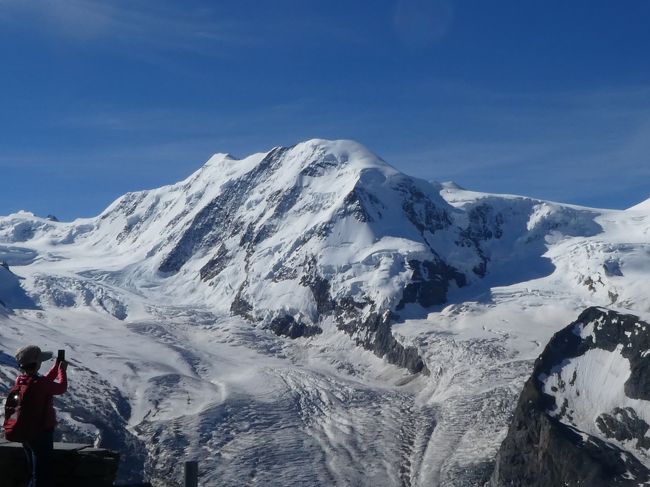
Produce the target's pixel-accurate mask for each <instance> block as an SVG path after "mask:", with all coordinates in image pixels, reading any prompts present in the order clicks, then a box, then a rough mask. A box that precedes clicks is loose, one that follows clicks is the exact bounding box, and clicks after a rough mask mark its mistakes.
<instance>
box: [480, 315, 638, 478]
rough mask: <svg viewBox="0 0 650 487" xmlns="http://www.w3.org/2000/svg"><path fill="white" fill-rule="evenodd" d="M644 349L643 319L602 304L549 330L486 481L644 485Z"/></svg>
mask: <svg viewBox="0 0 650 487" xmlns="http://www.w3.org/2000/svg"><path fill="white" fill-rule="evenodd" d="M649 349H650V325H648V324H647V323H644V322H642V321H639V319H638V317H636V316H633V315H622V314H619V313H616V312H614V311H609V310H605V309H602V308H589V309H587V310H586V311H584V312H583V313H582V314H581V315H580V317H579V318H578V320H577V321H576V322H575V323H572V324H571V325H569V326H568V327H566V328H565V329H563V330H562V331H560V332H558V333H557V334H555V336H554V337H553V338H552V339H551V341H550V343H549V344H548V346H547V347H546V349H545V350H544V352H543V354H542V355H541V356H540V357H539V359H538V360H537V361H536V363H535V367H534V370H533V374H532V377H531V378H530V379H529V380H528V381H527V382H526V385H525V386H524V390H523V392H522V394H521V397H520V398H519V402H518V405H517V408H516V410H515V414H514V418H513V420H512V423H511V425H510V429H509V431H508V435H507V437H506V439H505V440H504V442H503V444H502V446H501V449H500V451H499V453H498V455H497V459H496V465H495V469H494V472H493V475H492V478H491V480H490V483H489V484H488V485H489V486H490V487H506V486H509V487H516V486H521V487H524V486H525V487H546V486H556V485H557V486H561V485H571V486H574V485H584V486H590V487H608V486H613V485H621V486H628V485H629V486H635V487H636V486H638V485H647V484H650V469H649V468H648V465H649V463H650V461H649V457H648V447H649V446H650V438H649V437H648V436H646V435H647V432H648V429H649V428H650V426H649V425H648V423H647V421H646V420H647V418H648V414H649V413H650V402H648V401H647V399H648V397H649V394H650V383H649V379H648V374H647V370H648V369H647V368H648V365H649V364H648V362H649V359H650V357H648V354H647V351H648V350H649ZM610 379H611V382H610ZM619 389H620V391H619ZM594 418H595V419H594Z"/></svg>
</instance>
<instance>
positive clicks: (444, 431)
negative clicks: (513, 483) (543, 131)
mask: <svg viewBox="0 0 650 487" xmlns="http://www.w3.org/2000/svg"><path fill="white" fill-rule="evenodd" d="M649 218H650V212H648V211H647V210H646V209H644V207H643V206H640V207H637V208H632V209H630V210H626V211H605V210H597V209H589V208H581V207H575V206H569V205H562V204H558V203H551V202H544V201H539V200H534V199H531V198H525V197H518V196H507V195H488V194H482V193H476V192H471V191H466V190H463V189H461V188H459V187H458V186H455V185H448V184H447V185H440V184H437V183H428V182H426V181H423V180H418V179H414V178H410V177H408V176H405V175H403V174H401V173H399V172H398V171H396V170H395V169H394V168H392V167H391V166H389V165H388V164H386V163H385V162H384V161H382V160H381V159H379V158H378V157H377V156H375V155H373V154H372V153H371V152H369V151H368V150H367V149H365V148H364V147H362V146H360V145H359V144H356V143H354V142H350V141H324V140H312V141H307V142H304V143H301V144H298V145H296V146H294V147H290V148H275V149H273V150H271V151H270V152H268V153H265V154H255V155H252V156H249V157H247V158H244V159H235V158H234V157H232V156H229V155H224V154H218V155H215V156H213V157H212V158H211V159H210V160H209V161H208V162H207V163H206V164H205V166H203V167H202V168H201V169H199V170H198V171H197V172H195V173H194V174H192V175H191V176H190V177H189V178H187V179H186V180H184V181H181V182H179V183H177V184H174V185H171V186H166V187H163V188H159V189H154V190H150V191H142V192H137V193H129V194H127V195H125V196H123V197H121V198H119V199H118V200H117V201H115V202H114V203H113V204H112V205H110V206H109V208H107V209H106V210H105V211H104V212H103V213H102V214H101V215H99V216H97V217H95V218H90V219H83V220H76V221H74V222H69V223H64V222H63V223H62V222H56V221H50V220H47V219H42V218H38V217H36V216H34V215H32V214H30V213H25V212H22V213H17V214H14V215H9V216H6V217H1V218H0V261H4V262H6V264H7V267H0V301H2V303H4V305H2V304H0V325H1V328H0V350H2V355H0V374H1V376H2V377H3V378H4V379H5V380H4V381H3V382H4V383H6V384H8V383H9V381H10V379H11V377H13V376H14V375H15V370H14V369H13V368H12V365H11V355H12V353H13V351H14V350H15V349H16V348H18V347H19V346H20V345H22V344H24V343H26V342H34V343H37V344H39V345H41V346H43V347H45V348H50V349H56V348H60V347H61V346H66V347H67V348H68V349H69V356H70V357H71V361H72V366H71V368H70V375H71V391H70V393H69V394H68V395H67V396H65V397H63V398H62V399H61V400H60V401H58V404H57V406H58V408H59V410H60V411H62V412H61V414H60V419H61V425H60V428H59V429H60V431H61V432H62V433H63V435H64V436H65V438H67V439H70V440H90V441H96V442H98V443H101V444H102V445H104V446H109V447H112V448H119V449H121V450H125V451H128V452H130V453H131V454H130V456H129V455H127V457H128V458H129V459H128V460H127V461H126V462H125V464H124V466H123V469H122V477H123V478H124V479H126V478H131V479H134V478H137V477H141V476H142V475H145V476H146V477H147V478H154V479H158V480H161V479H166V478H167V479H169V478H179V476H180V472H179V471H178V470H177V468H178V459H179V458H198V459H199V460H200V462H201V465H202V466H201V472H202V481H203V482H204V484H205V485H372V486H382V485H386V486H388V485H404V486H416V485H444V486H451V485H458V486H468V485H481V484H482V483H483V482H484V481H486V480H487V478H488V477H489V475H490V473H491V471H492V465H493V463H494V458H495V455H496V451H497V449H498V447H499V444H500V442H501V440H502V439H503V438H504V436H505V433H506V428H507V423H508V418H509V416H510V414H511V413H512V411H513V409H514V407H515V402H516V398H517V395H518V393H519V391H520V389H521V386H522V385H523V383H524V381H525V380H526V378H527V376H528V375H529V374H530V371H531V367H532V360H533V359H534V358H535V357H536V356H537V355H538V354H539V353H540V352H541V348H542V347H543V345H544V344H545V343H546V341H547V340H548V339H549V338H550V336H551V335H552V334H553V333H554V332H555V331H557V330H558V329H560V328H562V327H564V326H565V325H566V324H567V323H570V322H571V321H573V320H574V319H575V316H577V314H578V313H579V312H580V311H582V310H583V309H584V308H585V307H587V306H590V305H599V306H610V307H613V308H617V309H625V310H632V311H633V312H635V313H637V314H640V315H647V314H649V313H648V311H649V310H650V308H649V303H648V299H647V298H646V296H645V293H644V287H643V285H644V283H645V281H647V277H648V275H649V273H650V269H649V268H648V259H647V256H648V251H649V250H650V249H649V248H648V244H647V243H646V242H647V241H648V238H647V237H648V231H649V228H650V225H649V220H648V219H649ZM391 364H395V365H391Z"/></svg>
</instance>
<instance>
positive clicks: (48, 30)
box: [0, 0, 254, 55]
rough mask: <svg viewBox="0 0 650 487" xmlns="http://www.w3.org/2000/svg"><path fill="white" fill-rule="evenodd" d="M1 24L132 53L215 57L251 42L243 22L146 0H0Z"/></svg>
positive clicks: (209, 12) (201, 10)
mask: <svg viewBox="0 0 650 487" xmlns="http://www.w3.org/2000/svg"><path fill="white" fill-rule="evenodd" d="M0 22H1V23H4V24H5V25H14V26H21V28H23V29H25V28H30V27H31V28H32V29H34V30H35V31H37V32H39V33H41V34H46V35H50V36H54V37H56V38H58V39H68V40H70V41H77V42H97V41H110V42H112V43H119V44H121V45H123V46H124V45H128V46H129V47H130V48H132V49H137V48H140V47H156V48H164V49H179V50H189V51H197V52H200V53H202V54H212V55H219V54H222V53H223V50H219V49H218V48H219V47H220V46H222V47H224V46H229V45H233V44H237V45H246V44H250V43H252V42H254V39H252V38H250V37H249V36H246V35H245V33H243V32H242V29H241V27H242V25H243V24H242V23H241V22H240V23H238V22H234V21H233V20H232V19H224V18H219V16H218V15H217V14H216V12H214V11H212V10H210V9H206V8H201V9H196V8H195V9H192V8H189V7H183V8H181V7H180V6H179V5H178V4H175V5H173V6H172V4H171V3H166V2H158V1H151V0H132V1H129V2H123V1H119V0H102V1H99V0H29V1H22V0H4V1H3V2H2V3H0Z"/></svg>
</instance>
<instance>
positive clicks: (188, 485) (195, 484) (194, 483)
mask: <svg viewBox="0 0 650 487" xmlns="http://www.w3.org/2000/svg"><path fill="white" fill-rule="evenodd" d="M185 487H199V462H197V461H191V462H185Z"/></svg>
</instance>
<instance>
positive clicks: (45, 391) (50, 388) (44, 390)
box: [16, 362, 68, 431]
mask: <svg viewBox="0 0 650 487" xmlns="http://www.w3.org/2000/svg"><path fill="white" fill-rule="evenodd" d="M33 377H34V378H35V380H34V382H33V383H32V385H31V386H30V398H31V399H30V402H31V400H33V401H34V403H37V404H42V407H43V420H42V425H41V428H40V430H41V431H47V430H51V429H54V427H55V426H56V413H55V412H54V404H53V401H52V397H53V396H58V395H60V394H63V393H64V392H65V391H66V390H67V389H68V377H67V375H66V373H65V370H63V369H62V368H61V367H59V364H58V362H57V363H55V364H54V365H53V366H52V368H51V369H50V370H49V372H48V373H47V374H45V375H44V376H40V375H38V374H36V375H34V376H33ZM28 378H29V375H27V374H21V375H19V376H18V377H17V378H16V385H21V384H24V383H25V382H26V381H27V379H28ZM55 379H56V380H55Z"/></svg>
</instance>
